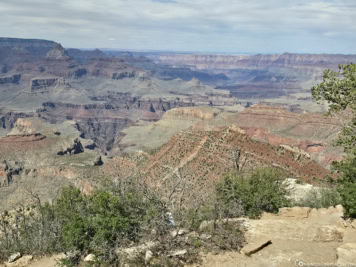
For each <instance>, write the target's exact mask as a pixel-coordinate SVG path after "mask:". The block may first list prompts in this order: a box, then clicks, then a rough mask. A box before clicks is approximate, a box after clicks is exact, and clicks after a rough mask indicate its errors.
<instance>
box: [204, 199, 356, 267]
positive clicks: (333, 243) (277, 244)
mask: <svg viewBox="0 0 356 267" xmlns="http://www.w3.org/2000/svg"><path fill="white" fill-rule="evenodd" d="M238 220H241V221H243V223H244V225H245V226H246V227H247V229H248V230H247V232H246V234H245V235H246V237H247V240H248V241H247V242H248V245H247V246H246V247H245V248H243V249H242V252H241V253H238V252H227V253H224V254H220V255H213V254H208V255H204V260H203V263H202V264H199V265H197V266H206V267H213V266H214V267H215V266H216V267H217V266H226V267H230V266H231V267H232V266H259V267H265V266H266V267H267V266H278V267H288V266H291V267H292V266H308V265H316V266H318V265H319V266H323V265H326V266H327V265H329V266H339V265H340V266H354V265H355V263H356V258H355V255H356V243H355V242H356V225H355V224H356V222H355V221H354V222H351V223H350V222H349V221H345V220H344V219H343V209H342V206H337V207H330V208H328V209H326V208H324V209H310V208H300V207H294V208H282V209H280V210H279V213H278V214H277V215H274V214H268V213H265V214H264V216H263V217H262V218H261V219H260V220H251V219H238Z"/></svg>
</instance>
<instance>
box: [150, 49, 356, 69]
mask: <svg viewBox="0 0 356 267" xmlns="http://www.w3.org/2000/svg"><path fill="white" fill-rule="evenodd" d="M151 58H153V59H154V61H155V62H157V63H163V64H170V65H175V66H187V65H188V66H194V67H196V68H198V69H216V70H218V69H220V70H221V69H258V68H267V67H293V68H294V67H309V68H312V67H316V66H317V67H319V66H321V67H325V68H328V67H331V68H334V67H335V66H337V65H338V64H347V63H350V62H354V61H356V56H355V55H327V54H291V53H284V54H276V55H253V56H245V55H243V56H233V55H192V54H190V55H189V54H163V55H159V56H152V57H151Z"/></svg>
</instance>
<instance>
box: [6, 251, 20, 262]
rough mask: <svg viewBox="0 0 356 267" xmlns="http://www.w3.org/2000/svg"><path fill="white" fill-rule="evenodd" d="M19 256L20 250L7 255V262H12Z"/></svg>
mask: <svg viewBox="0 0 356 267" xmlns="http://www.w3.org/2000/svg"><path fill="white" fill-rule="evenodd" d="M19 258H21V253H20V252H17V253H14V254H12V255H11V256H10V257H9V260H8V262H9V263H11V262H14V261H16V260H18V259H19Z"/></svg>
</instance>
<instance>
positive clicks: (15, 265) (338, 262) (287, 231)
mask: <svg viewBox="0 0 356 267" xmlns="http://www.w3.org/2000/svg"><path fill="white" fill-rule="evenodd" d="M211 223H212V222H209V221H205V222H203V224H202V228H204V227H209V225H210V224H211ZM230 223H242V224H243V225H244V227H245V228H246V232H245V238H246V241H247V244H246V245H245V247H243V248H242V250H241V252H236V251H232V252H225V253H219V254H213V253H202V255H201V256H202V261H201V262H200V263H199V264H193V265H192V264H187V265H185V266H191V267H193V266H194V267H198V266H204V267H220V266H226V267H235V266H246V267H247V266H257V267H267V266H277V267H292V266H308V265H311V264H312V265H314V266H315V265H316V266H320V265H321V266H323V265H326V266H328V265H329V266H355V263H356V257H355V255H356V221H348V220H344V219H343V207H342V206H340V205H339V206H336V207H329V208H321V209H310V208H301V207H293V208H281V209H280V210H279V213H278V214H269V213H264V214H263V216H262V218H261V219H259V220H253V219H248V218H238V219H230ZM64 257H65V255H64V254H58V255H54V256H52V257H44V258H41V259H34V257H33V256H31V255H23V256H21V255H20V257H19V258H18V259H17V260H15V261H14V262H12V263H6V264H5V265H4V266H6V267H26V266H28V267H54V266H56V264H57V260H58V259H63V258H64ZM89 260H90V259H89V257H87V258H86V259H85V261H89ZM0 266H1V264H0Z"/></svg>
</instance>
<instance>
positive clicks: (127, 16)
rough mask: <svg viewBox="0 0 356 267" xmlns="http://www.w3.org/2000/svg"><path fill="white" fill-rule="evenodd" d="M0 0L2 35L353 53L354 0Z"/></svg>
mask: <svg viewBox="0 0 356 267" xmlns="http://www.w3.org/2000/svg"><path fill="white" fill-rule="evenodd" d="M297 2H298V3H296V1H291V0H266V1H260V0H251V1H248V2H246V1H241V0H237V1H233V2H231V1H228V0H220V1H217V0H204V1H203V0H195V1H188V0H129V1H128V0H103V1H100V2H99V1H93V0H86V1H84V0H76V1H70V0H62V1H60V2H58V1H54V0H26V1H25V0H2V1H1V3H0V14H1V17H2V27H1V29H0V36H8V37H14V38H36V39H46V40H54V41H57V42H60V43H61V44H62V45H63V46H64V47H74V48H107V49H120V50H129V49H131V50H146V51H147V50H154V51H196V52H202V53H224V54H241V53H246V54H256V53H262V54H277V53H278V54H281V53H284V52H286V51H287V52H290V53H311V54H313V53H317V54H322V53H328V54H356V46H355V45H354V44H355V43H356V35H355V32H356V23H355V22H356V4H355V2H354V0H308V1H307V0H300V1H297Z"/></svg>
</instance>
